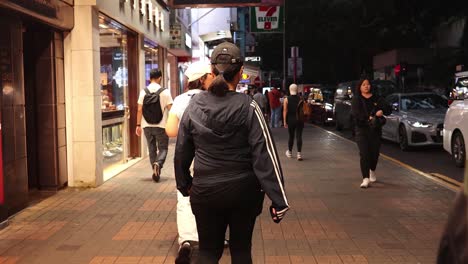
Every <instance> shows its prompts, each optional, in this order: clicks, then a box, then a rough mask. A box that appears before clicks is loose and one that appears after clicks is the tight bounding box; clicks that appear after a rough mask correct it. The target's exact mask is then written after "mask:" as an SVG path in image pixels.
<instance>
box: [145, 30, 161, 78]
mask: <svg viewBox="0 0 468 264" xmlns="http://www.w3.org/2000/svg"><path fill="white" fill-rule="evenodd" d="M144 50H145V81H146V85H149V83H150V71H151V70H152V69H159V47H158V46H157V45H156V43H154V42H152V41H151V40H148V39H145V41H144Z"/></svg>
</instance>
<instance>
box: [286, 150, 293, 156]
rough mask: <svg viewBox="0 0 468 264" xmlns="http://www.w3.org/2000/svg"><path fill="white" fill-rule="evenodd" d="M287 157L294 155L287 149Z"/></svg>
mask: <svg viewBox="0 0 468 264" xmlns="http://www.w3.org/2000/svg"><path fill="white" fill-rule="evenodd" d="M286 157H288V158H291V157H292V153H291V151H289V150H286Z"/></svg>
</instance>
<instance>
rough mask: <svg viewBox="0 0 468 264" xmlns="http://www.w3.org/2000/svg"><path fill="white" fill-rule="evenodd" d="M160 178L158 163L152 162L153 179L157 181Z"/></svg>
mask: <svg viewBox="0 0 468 264" xmlns="http://www.w3.org/2000/svg"><path fill="white" fill-rule="evenodd" d="M160 179H161V168H160V167H159V164H158V163H156V162H155V163H154V165H153V181H155V182H159V180H160Z"/></svg>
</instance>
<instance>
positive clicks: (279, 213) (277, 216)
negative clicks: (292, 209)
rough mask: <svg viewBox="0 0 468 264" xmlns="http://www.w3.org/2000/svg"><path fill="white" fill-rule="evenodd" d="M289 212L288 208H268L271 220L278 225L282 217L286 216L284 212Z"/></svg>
mask: <svg viewBox="0 0 468 264" xmlns="http://www.w3.org/2000/svg"><path fill="white" fill-rule="evenodd" d="M288 210H289V207H286V208H283V209H281V210H280V209H277V208H275V207H273V205H272V206H270V215H271V219H273V222H275V223H277V224H278V223H279V222H281V220H282V219H283V217H284V216H285V215H286V212H287V211H288Z"/></svg>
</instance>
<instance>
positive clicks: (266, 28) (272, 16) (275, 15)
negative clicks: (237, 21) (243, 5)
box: [250, 6, 283, 32]
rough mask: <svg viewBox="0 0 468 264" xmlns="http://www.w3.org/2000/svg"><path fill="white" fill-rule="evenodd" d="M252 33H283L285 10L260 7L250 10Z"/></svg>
mask: <svg viewBox="0 0 468 264" xmlns="http://www.w3.org/2000/svg"><path fill="white" fill-rule="evenodd" d="M250 29H251V32H283V8H282V7H281V6H260V7H252V8H251V9H250Z"/></svg>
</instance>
